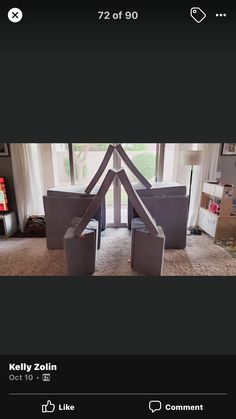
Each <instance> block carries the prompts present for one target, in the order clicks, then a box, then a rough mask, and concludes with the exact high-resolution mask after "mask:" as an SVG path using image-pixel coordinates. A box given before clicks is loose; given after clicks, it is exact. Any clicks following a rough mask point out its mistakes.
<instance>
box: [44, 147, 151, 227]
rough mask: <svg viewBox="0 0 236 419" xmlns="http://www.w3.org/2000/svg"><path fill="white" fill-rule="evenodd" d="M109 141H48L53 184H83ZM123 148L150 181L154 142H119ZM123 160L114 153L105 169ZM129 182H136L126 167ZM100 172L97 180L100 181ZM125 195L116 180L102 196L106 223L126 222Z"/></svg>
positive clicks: (94, 171) (85, 184)
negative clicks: (49, 142) (50, 144)
mask: <svg viewBox="0 0 236 419" xmlns="http://www.w3.org/2000/svg"><path fill="white" fill-rule="evenodd" d="M109 144H115V143H73V144H71V143H70V144H69V143H57V144H52V156H53V168H54V178H55V183H56V185H65V186H66V185H70V184H75V185H79V186H81V187H84V188H85V187H86V186H87V185H88V184H89V182H90V181H91V179H92V178H93V176H94V175H95V173H96V171H97V169H98V167H99V165H100V163H101V162H102V160H103V157H104V155H105V153H106V151H107V148H108V146H109ZM122 145H123V148H124V150H125V151H126V153H127V154H128V156H129V158H130V159H131V161H132V162H133V163H134V165H135V166H136V167H137V168H138V169H139V170H140V172H141V173H142V174H143V175H144V176H145V177H146V178H147V179H148V180H149V181H150V182H154V181H155V180H156V178H157V167H158V165H157V159H158V145H157V144H156V143H123V144H122ZM122 166H123V162H122V161H121V159H120V158H119V156H118V155H117V154H114V155H113V157H112V158H111V159H110V162H109V165H108V168H111V167H115V168H120V167H122ZM126 170H127V174H128V176H129V179H130V180H131V181H132V183H136V182H138V181H137V179H136V178H135V176H134V175H133V173H132V172H131V171H130V170H129V169H128V168H126ZM105 175H106V173H104V174H103V176H102V177H101V179H100V181H99V183H101V182H102V180H103V179H104V176H105ZM127 205H128V198H127V195H126V192H125V190H124V188H123V187H122V186H121V185H120V182H119V181H118V180H117V179H116V180H115V181H114V183H113V184H112V185H111V187H110V188H109V190H108V192H107V195H106V216H107V223H108V225H113V226H116V227H118V226H124V225H126V224H127Z"/></svg>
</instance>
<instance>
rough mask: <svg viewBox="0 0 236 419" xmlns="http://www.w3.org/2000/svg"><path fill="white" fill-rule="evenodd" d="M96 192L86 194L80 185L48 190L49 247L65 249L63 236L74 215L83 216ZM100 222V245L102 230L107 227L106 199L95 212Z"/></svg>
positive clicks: (47, 234)
mask: <svg viewBox="0 0 236 419" xmlns="http://www.w3.org/2000/svg"><path fill="white" fill-rule="evenodd" d="M95 195H96V194H90V195H86V194H85V193H83V192H82V191H81V189H79V188H78V187H73V186H69V187H59V188H52V189H49V190H48V191H47V195H46V196H44V197H43V203H44V210H45V219H46V236H47V247H48V249H63V236H64V234H65V232H66V230H67V229H68V227H69V226H70V224H71V221H72V219H73V218H74V217H82V216H83V215H84V213H85V212H86V210H87V208H88V207H89V205H90V204H91V202H92V201H93V199H94V197H95ZM94 218H95V219H96V220H97V221H98V222H99V228H98V247H100V240H101V230H102V229H103V228H105V223H106V218H105V199H103V201H102V203H101V205H100V206H99V208H98V209H97V211H96V213H95V214H94Z"/></svg>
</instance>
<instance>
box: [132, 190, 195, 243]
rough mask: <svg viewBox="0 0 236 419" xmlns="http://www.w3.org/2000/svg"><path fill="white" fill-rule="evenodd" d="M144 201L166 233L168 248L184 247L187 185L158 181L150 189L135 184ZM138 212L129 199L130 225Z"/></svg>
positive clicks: (186, 218) (186, 217)
mask: <svg viewBox="0 0 236 419" xmlns="http://www.w3.org/2000/svg"><path fill="white" fill-rule="evenodd" d="M135 190H136V192H137V194H138V195H139V197H140V198H141V199H142V202H143V203H144V205H145V206H146V208H147V209H148V210H149V212H150V213H151V215H152V216H153V217H154V219H155V220H156V222H157V223H158V225H159V226H161V227H162V229H163V231H164V234H165V247H166V249H184V248H185V246H186V237H187V220H188V197H187V196H186V187H185V186H183V185H181V184H178V183H176V182H156V183H154V184H153V185H152V187H151V188H150V189H146V188H143V186H142V185H140V184H138V185H135ZM136 217H137V212H136V211H135V209H134V208H133V205H132V203H131V202H130V200H129V201H128V226H129V228H131V222H132V219H133V218H136Z"/></svg>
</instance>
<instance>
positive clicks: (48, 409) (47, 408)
mask: <svg viewBox="0 0 236 419" xmlns="http://www.w3.org/2000/svg"><path fill="white" fill-rule="evenodd" d="M55 407H56V406H55V404H53V403H52V402H51V400H48V401H47V404H43V405H42V412H43V413H53V412H54V410H55Z"/></svg>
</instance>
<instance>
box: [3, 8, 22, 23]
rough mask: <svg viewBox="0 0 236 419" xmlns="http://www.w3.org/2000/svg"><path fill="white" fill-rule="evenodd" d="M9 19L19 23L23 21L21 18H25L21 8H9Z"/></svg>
mask: <svg viewBox="0 0 236 419" xmlns="http://www.w3.org/2000/svg"><path fill="white" fill-rule="evenodd" d="M7 16H8V19H9V20H10V21H11V22H12V23H18V22H20V21H21V19H22V18H23V13H22V11H21V10H20V9H18V8H17V7H13V8H12V9H10V10H9V12H8V15H7Z"/></svg>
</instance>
